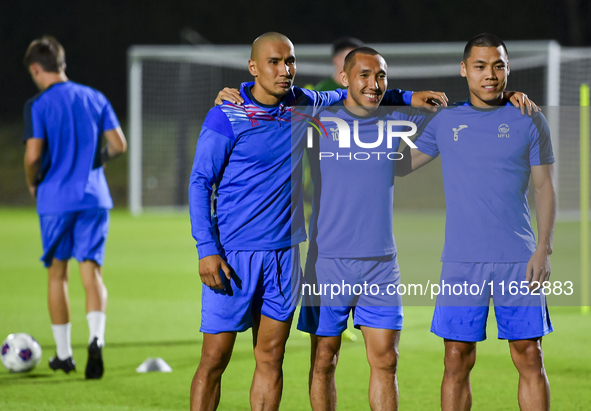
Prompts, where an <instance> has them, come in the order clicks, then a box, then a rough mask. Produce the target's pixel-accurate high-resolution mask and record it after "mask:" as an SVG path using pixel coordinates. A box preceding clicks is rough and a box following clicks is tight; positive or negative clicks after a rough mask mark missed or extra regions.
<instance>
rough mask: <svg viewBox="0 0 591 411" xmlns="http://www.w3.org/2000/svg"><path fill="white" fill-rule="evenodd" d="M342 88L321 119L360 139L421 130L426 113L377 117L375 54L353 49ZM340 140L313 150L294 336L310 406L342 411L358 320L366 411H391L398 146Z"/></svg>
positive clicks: (382, 85)
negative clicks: (389, 124)
mask: <svg viewBox="0 0 591 411" xmlns="http://www.w3.org/2000/svg"><path fill="white" fill-rule="evenodd" d="M341 81H342V84H343V85H344V86H345V87H347V98H346V99H345V100H344V101H343V102H341V103H338V104H337V105H334V106H332V107H330V108H328V109H327V110H326V111H324V112H322V114H321V116H322V117H321V119H327V118H332V119H338V120H337V121H338V123H337V124H339V123H340V122H346V123H347V124H348V125H349V128H350V130H354V129H355V128H356V127H355V125H354V124H357V129H358V135H359V137H358V138H359V140H360V141H364V142H366V143H367V142H374V141H376V137H377V135H378V130H379V128H378V127H379V126H381V127H382V131H381V133H382V136H385V134H386V132H384V130H383V128H384V127H385V126H384V125H385V124H386V121H388V120H405V121H411V122H413V123H415V124H420V122H421V121H422V120H423V119H424V118H425V113H423V114H422V115H421V113H416V114H415V115H410V114H407V113H403V112H397V111H394V112H391V113H388V114H387V115H384V114H385V113H382V115H378V112H377V111H376V110H377V109H378V106H379V105H380V102H381V100H382V96H383V95H384V92H385V90H386V88H387V84H388V80H387V65H386V62H385V60H384V58H383V57H382V56H381V55H380V54H379V53H378V52H377V51H375V50H374V49H371V48H369V47H361V48H357V49H355V50H353V51H351V52H350V53H349V54H348V55H347V57H346V59H345V62H344V69H343V70H342V72H341ZM427 113H430V112H427ZM337 121H335V122H337ZM380 121H383V123H380ZM355 122H357V123H355ZM323 125H324V126H325V127H328V126H329V123H328V122H327V121H326V120H324V122H323ZM331 125H332V124H331ZM376 125H378V127H376ZM340 131H341V130H340V126H339V133H340ZM351 133H354V131H351ZM341 138H343V135H341V134H339V139H333V138H326V139H325V138H320V139H318V140H317V141H316V143H317V145H316V146H315V147H314V148H313V149H311V150H310V151H309V152H308V158H309V161H310V169H311V174H312V181H313V182H314V202H313V212H312V217H311V220H310V230H309V233H310V245H309V249H308V258H307V261H306V270H305V273H306V276H305V280H306V283H307V284H306V285H305V288H303V289H304V290H306V289H308V292H305V291H304V295H303V300H302V308H301V311H300V317H299V321H298V329H299V330H301V331H305V332H308V333H310V334H311V335H312V337H311V342H312V345H311V366H310V381H309V383H310V401H311V404H312V409H313V410H335V409H336V408H337V407H336V403H337V393H336V382H335V378H334V375H335V370H336V366H337V362H338V357H339V351H340V346H341V339H342V333H343V332H344V331H345V329H346V327H347V321H348V319H349V314H350V313H353V314H354V315H353V320H354V325H355V327H356V328H359V329H361V331H362V333H363V337H364V340H365V346H366V350H367V359H368V362H369V365H370V368H371V374H370V383H369V403H370V407H371V409H373V410H395V409H398V384H397V377H396V368H397V361H398V341H399V339H400V330H401V329H402V317H403V313H402V303H401V300H400V298H399V296H397V295H388V292H387V287H388V286H389V285H391V284H392V285H396V284H398V283H399V282H400V269H399V266H398V257H397V251H396V244H395V241H394V236H393V234H392V217H393V216H392V210H393V200H394V172H395V167H396V162H397V161H396V160H397V159H398V156H397V155H396V150H397V148H398V143H399V139H394V141H392V143H391V145H390V144H389V143H387V141H386V140H387V138H386V139H384V138H382V139H381V140H380V143H379V144H377V143H376V144H371V145H369V146H366V147H363V146H361V147H358V146H357V145H355V144H353V143H351V148H347V147H343V148H341V147H340V139H341ZM352 147H354V150H353V149H352ZM337 210H338V212H337ZM344 284H346V286H347V287H348V289H349V290H351V288H353V289H355V287H356V286H358V287H359V289H361V287H362V286H363V285H364V284H369V285H370V286H372V287H373V286H375V287H377V288H376V290H375V291H373V292H372V293H371V294H370V293H369V292H363V293H361V295H356V293H354V292H351V291H348V292H347V291H345V288H346V286H345V285H344ZM333 285H342V291H341V290H339V291H338V292H337V294H339V293H340V295H337V296H333V294H330V295H326V294H325V293H324V292H322V291H320V292H318V291H319V290H322V289H328V290H331V289H332V286H333ZM308 286H311V287H309V288H306V287H308ZM326 286H328V287H326ZM312 289H314V290H317V291H316V292H313V293H314V294H317V292H318V294H320V296H319V298H317V299H316V301H314V300H315V296H314V295H313V294H312V292H310V290H312ZM374 293H375V295H374Z"/></svg>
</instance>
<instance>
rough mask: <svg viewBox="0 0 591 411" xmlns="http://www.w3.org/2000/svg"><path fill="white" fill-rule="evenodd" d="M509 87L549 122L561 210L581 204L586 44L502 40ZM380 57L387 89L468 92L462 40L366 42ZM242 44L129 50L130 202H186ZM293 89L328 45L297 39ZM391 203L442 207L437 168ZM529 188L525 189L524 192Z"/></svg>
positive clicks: (320, 64) (320, 69)
mask: <svg viewBox="0 0 591 411" xmlns="http://www.w3.org/2000/svg"><path fill="white" fill-rule="evenodd" d="M506 44H507V48H508V50H509V64H510V69H511V73H510V76H509V89H510V90H519V91H524V92H526V93H527V94H528V95H529V96H530V98H531V99H532V100H534V101H535V102H536V103H537V104H538V105H540V106H544V107H543V109H544V113H545V115H546V117H547V119H548V122H549V124H550V128H551V132H552V139H553V147H554V152H555V156H556V158H557V168H556V169H557V175H558V192H559V198H558V205H559V214H560V215H561V216H563V217H564V216H570V215H576V213H577V212H578V210H579V120H578V119H579V87H580V85H581V83H590V82H591V48H565V47H560V46H559V45H558V43H556V42H554V41H514V42H511V41H509V42H507V43H506ZM370 46H371V47H374V48H375V49H376V50H378V51H379V52H380V53H381V54H382V55H383V56H384V58H385V59H386V61H387V63H388V65H389V67H388V79H389V87H390V88H401V89H405V90H429V89H430V90H438V91H445V92H446V94H447V96H448V97H449V99H450V101H458V100H465V99H466V98H467V97H468V89H467V85H466V80H465V79H463V78H462V77H460V75H459V67H460V65H459V62H460V60H461V56H462V52H463V48H464V43H429V44H426V43H422V44H370ZM249 55H250V46H247V45H239V46H230V45H226V46H133V47H131V48H130V49H129V51H128V72H129V120H130V130H129V136H130V162H129V163H130V169H129V207H130V209H131V211H132V212H133V213H140V212H141V211H142V210H143V209H144V208H156V207H159V208H162V207H168V208H175V207H186V206H187V204H188V199H187V188H188V184H189V175H190V171H191V165H192V161H193V155H194V152H195V145H196V142H197V139H198V137H199V132H200V130H201V125H202V123H203V120H204V119H205V116H206V114H207V112H208V110H209V109H210V108H211V107H212V105H213V101H214V99H215V97H216V95H217V93H218V92H219V91H220V90H221V89H222V88H223V87H236V88H238V86H239V85H240V83H241V82H244V81H251V80H252V77H251V76H250V75H249V73H248V70H247V61H248V58H249ZM296 56H297V76H296V79H295V85H297V86H300V87H304V86H307V85H314V84H316V83H318V82H319V81H321V80H322V79H324V78H327V77H330V76H331V75H332V73H333V67H332V64H331V46H330V45H300V46H297V45H296ZM396 184H397V187H396V201H395V207H396V208H400V209H421V208H422V209H444V207H445V200H444V196H443V186H442V183H441V171H440V167H438V166H433V165H432V166H429V167H424V168H423V169H421V170H418V171H417V172H416V173H413V176H411V177H408V178H405V179H399V180H397V183H396ZM530 191H533V190H530Z"/></svg>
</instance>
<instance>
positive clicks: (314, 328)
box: [298, 254, 403, 337]
mask: <svg viewBox="0 0 591 411" xmlns="http://www.w3.org/2000/svg"><path fill="white" fill-rule="evenodd" d="M304 279H305V282H306V284H305V285H304V286H302V294H303V296H302V307H301V310H300V317H299V320H298V330H300V331H304V332H307V333H310V334H315V335H320V336H327V337H332V336H338V335H341V333H342V332H343V331H345V329H346V328H347V320H348V319H349V313H351V312H352V313H353V324H354V325H355V328H358V329H359V328H360V327H361V326H364V327H371V328H379V329H386V330H401V329H402V317H403V313H402V300H401V298H400V296H399V295H396V294H392V292H393V290H394V285H397V284H399V283H400V268H399V266H398V260H397V257H396V255H395V254H394V255H388V256H383V257H371V258H356V259H353V258H321V257H310V255H308V259H307V260H306V274H305V278H304ZM388 286H390V287H388Z"/></svg>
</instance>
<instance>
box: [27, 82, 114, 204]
mask: <svg viewBox="0 0 591 411" xmlns="http://www.w3.org/2000/svg"><path fill="white" fill-rule="evenodd" d="M24 117H25V134H24V140H25V141H26V140H27V139H29V138H40V139H43V140H44V142H45V143H44V146H43V154H42V167H41V176H42V180H41V183H40V184H39V187H38V189H37V212H38V213H39V214H50V213H52V214H53V213H64V212H70V211H77V210H86V209H90V208H112V207H113V201H112V200H111V194H110V193H109V187H108V186H107V180H106V178H105V173H104V171H103V168H102V167H101V164H100V148H101V147H100V146H101V138H100V137H101V135H102V134H103V133H104V132H105V131H108V130H112V129H115V128H117V127H119V122H118V121H117V116H115V113H114V111H113V108H112V107H111V104H110V103H109V101H108V100H107V99H106V98H105V96H104V95H103V94H101V93H100V92H99V91H97V90H94V89H92V88H90V87H87V86H83V85H81V84H76V83H74V82H71V81H66V82H63V83H56V84H53V85H52V86H50V87H49V88H48V89H47V90H45V91H43V92H41V93H39V94H38V95H36V96H35V97H33V98H31V99H29V100H28V101H27V103H26V104H25V109H24Z"/></svg>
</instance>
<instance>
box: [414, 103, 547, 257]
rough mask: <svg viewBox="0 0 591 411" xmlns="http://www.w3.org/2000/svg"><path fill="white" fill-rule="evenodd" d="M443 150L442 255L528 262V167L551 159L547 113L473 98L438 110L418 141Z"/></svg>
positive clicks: (428, 149)
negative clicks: (475, 102) (483, 104)
mask: <svg viewBox="0 0 591 411" xmlns="http://www.w3.org/2000/svg"><path fill="white" fill-rule="evenodd" d="M415 144H416V145H417V147H418V149H419V150H420V151H421V152H423V153H425V154H428V155H430V156H432V157H436V156H438V155H439V154H441V167H442V171H443V185H444V190H445V201H446V208H447V211H446V222H445V246H444V248H443V253H442V256H441V261H444V262H450V261H451V262H506V263H510V262H527V261H529V259H530V257H531V256H532V254H533V253H534V251H535V249H536V241H535V236H534V232H533V230H532V226H531V216H530V209H529V204H528V201H527V195H528V186H529V178H530V174H531V167H532V166H538V165H542V164H550V163H553V162H554V156H553V154H552V144H551V141H550V131H549V128H548V123H547V122H546V119H545V117H544V116H543V114H542V113H534V114H533V115H532V116H531V117H530V116H523V115H521V112H520V111H519V109H516V108H515V107H513V106H512V105H511V104H510V103H506V104H504V105H502V106H498V107H494V108H490V109H482V108H477V107H474V106H472V105H470V102H469V101H466V102H462V103H459V104H458V105H457V106H456V107H451V108H448V109H443V110H441V111H440V112H439V113H438V114H437V115H436V116H435V117H434V118H433V120H432V121H430V122H429V123H428V124H426V126H425V127H424V131H423V132H422V134H421V135H420V136H419V138H418V139H417V140H416V141H415Z"/></svg>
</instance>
